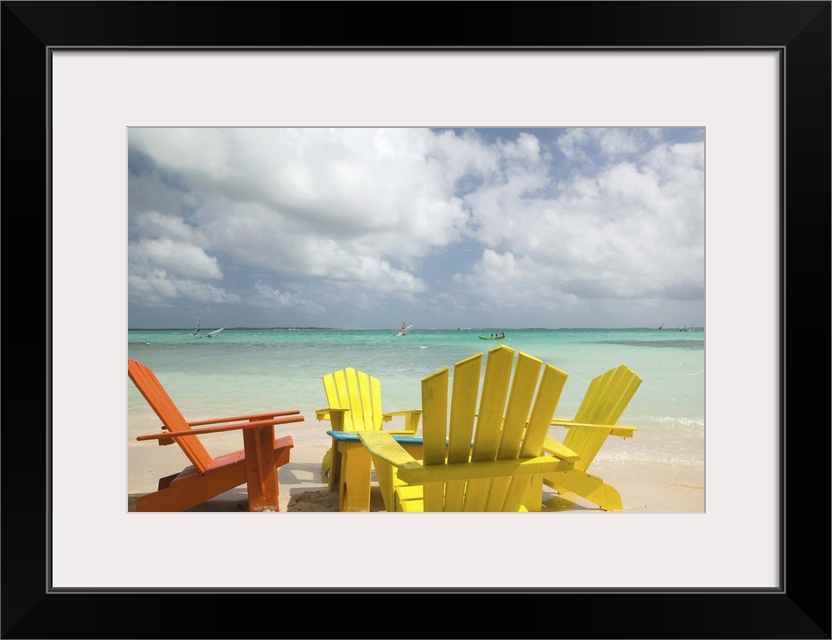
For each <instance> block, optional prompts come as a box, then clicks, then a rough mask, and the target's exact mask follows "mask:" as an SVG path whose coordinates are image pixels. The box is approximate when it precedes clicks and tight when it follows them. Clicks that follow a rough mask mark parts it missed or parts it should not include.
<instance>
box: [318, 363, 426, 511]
mask: <svg viewBox="0 0 832 640" xmlns="http://www.w3.org/2000/svg"><path fill="white" fill-rule="evenodd" d="M322 379H323V383H324V392H325V394H326V401H327V405H328V406H327V408H326V409H318V410H317V411H316V412H315V415H316V417H317V418H318V420H319V421H321V420H329V421H330V425H331V427H332V428H331V429H330V430H329V431H327V433H328V434H329V435H330V436H331V437H332V445H331V447H330V448H329V450H328V451H327V452H326V454H325V455H324V459H323V462H322V463H321V473H322V474H323V475H325V476H327V481H328V485H329V490H330V491H335V490H336V488H337V490H338V492H339V497H338V503H339V508H340V510H341V511H369V510H370V481H371V472H372V469H371V465H372V463H371V460H370V456H369V455H368V454H367V453H366V452H365V451H364V447H363V446H362V445H361V441H360V440H359V439H358V437H357V435H356V432H361V431H380V430H382V429H384V426H383V425H384V423H387V422H391V421H392V420H393V418H394V417H397V416H399V417H403V418H404V428H403V429H388V430H386V433H389V434H391V435H395V436H396V437H397V438H398V439H399V440H400V442H401V443H402V444H403V445H404V446H406V447H407V449H408V450H409V451H411V452H413V453H415V454H416V455H421V439H420V438H418V437H416V432H417V431H418V429H419V420H420V418H421V415H422V412H421V410H418V409H411V410H407V411H390V412H384V411H382V408H381V382H380V381H379V379H378V378H375V377H373V376H370V375H368V374H366V373H364V372H362V371H356V370H355V369H353V368H352V367H347V368H345V369H340V370H339V371H334V372H332V373H328V374H326V375H325V376H323V377H322Z"/></svg>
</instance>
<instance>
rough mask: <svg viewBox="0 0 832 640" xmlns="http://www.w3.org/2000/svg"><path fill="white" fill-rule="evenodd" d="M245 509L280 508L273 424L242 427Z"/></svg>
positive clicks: (267, 509)
mask: <svg viewBox="0 0 832 640" xmlns="http://www.w3.org/2000/svg"><path fill="white" fill-rule="evenodd" d="M243 443H244V445H245V455H246V458H245V466H246V485H247V487H248V510H249V511H255V512H262V511H280V504H279V489H278V484H277V459H276V456H275V452H274V426H273V425H269V426H265V427H260V428H258V429H245V430H244V431H243Z"/></svg>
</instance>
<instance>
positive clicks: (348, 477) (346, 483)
mask: <svg viewBox="0 0 832 640" xmlns="http://www.w3.org/2000/svg"><path fill="white" fill-rule="evenodd" d="M338 449H339V450H341V474H340V476H341V477H340V482H339V485H338V492H339V495H338V509H339V510H340V511H369V510H370V476H371V474H372V461H371V459H370V454H369V452H368V451H367V450H366V449H365V448H364V445H362V444H361V443H360V442H358V443H353V442H339V443H338Z"/></svg>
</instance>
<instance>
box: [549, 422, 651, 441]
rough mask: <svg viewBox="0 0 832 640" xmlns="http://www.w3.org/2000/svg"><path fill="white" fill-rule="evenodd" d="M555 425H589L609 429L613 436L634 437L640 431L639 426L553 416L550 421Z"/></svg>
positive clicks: (568, 427)
mask: <svg viewBox="0 0 832 640" xmlns="http://www.w3.org/2000/svg"><path fill="white" fill-rule="evenodd" d="M550 424H551V426H553V427H566V428H567V429H571V428H572V427H587V428H590V429H609V430H610V435H611V436H619V437H621V438H632V437H633V434H634V433H635V432H636V431H638V427H628V426H625V425H622V424H592V423H589V422H574V421H572V420H561V419H560V418H552V422H551V423H550Z"/></svg>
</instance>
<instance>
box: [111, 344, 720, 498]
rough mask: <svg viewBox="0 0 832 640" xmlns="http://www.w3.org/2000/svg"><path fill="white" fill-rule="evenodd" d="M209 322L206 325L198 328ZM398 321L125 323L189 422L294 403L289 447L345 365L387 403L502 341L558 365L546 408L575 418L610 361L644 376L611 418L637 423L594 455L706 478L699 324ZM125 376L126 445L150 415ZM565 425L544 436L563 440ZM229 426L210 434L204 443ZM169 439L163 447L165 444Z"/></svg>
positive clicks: (316, 426)
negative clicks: (196, 329)
mask: <svg viewBox="0 0 832 640" xmlns="http://www.w3.org/2000/svg"><path fill="white" fill-rule="evenodd" d="M208 330H210V329H208ZM396 331H397V330H396V329H392V330H389V331H377V330H347V331H344V330H328V329H225V330H224V331H222V332H221V333H219V334H218V335H217V336H216V337H214V338H199V337H194V336H192V335H191V331H189V330H182V329H179V330H130V331H129V332H128V355H129V357H131V358H133V359H135V360H138V361H139V362H141V363H143V364H145V365H146V366H148V367H150V368H151V369H152V370H153V371H154V372H155V373H156V375H157V376H158V378H159V379H160V381H161V382H162V384H163V385H164V386H165V388H166V390H167V391H168V393H169V394H170V395H171V397H172V398H173V400H174V402H176V404H177V406H178V407H179V408H180V410H181V411H182V413H183V414H184V415H185V417H186V418H187V419H189V420H197V419H200V418H209V417H219V416H228V415H241V414H246V413H255V412H260V411H266V410H273V409H299V410H300V411H301V413H302V414H303V415H304V416H305V418H306V421H305V422H304V423H302V424H291V425H286V426H285V427H278V429H277V431H278V434H279V435H280V434H282V433H290V434H292V436H293V438H294V440H295V443H296V447H297V446H303V444H304V443H305V442H309V443H324V444H325V443H328V440H329V438H328V436H326V433H325V432H326V430H327V429H328V428H329V425H328V423H326V422H318V421H317V420H316V419H315V409H319V408H322V407H324V406H325V405H326V401H325V396H324V390H323V385H322V383H321V376H322V375H324V374H326V373H329V372H331V371H334V370H337V369H341V368H343V367H354V368H356V369H359V370H362V371H365V372H367V373H369V374H370V375H373V376H375V377H377V378H379V379H380V380H381V383H382V398H383V406H384V409H385V410H386V411H395V410H401V409H414V408H418V407H419V405H420V380H421V379H422V378H423V377H425V376H427V375H430V374H431V373H433V372H435V371H437V370H439V369H442V368H444V367H452V366H453V364H454V363H455V362H457V361H459V360H462V359H464V358H467V357H469V356H471V355H474V354H476V353H480V352H485V351H487V350H488V349H491V348H494V347H495V346H498V345H503V344H504V345H506V346H508V347H510V348H512V349H514V350H516V351H522V352H525V353H528V354H530V355H533V356H535V357H537V358H540V359H541V360H543V361H544V362H548V363H551V364H552V365H554V366H556V367H558V368H559V369H562V370H563V371H565V372H566V373H568V374H569V378H568V380H567V383H566V387H565V388H564V391H563V395H562V396H561V400H560V403H559V405H558V409H557V411H556V415H557V416H558V417H564V418H571V417H573V416H574V414H575V411H576V410H577V408H578V406H579V404H580V401H581V399H582V398H583V395H584V393H585V392H586V388H587V386H588V385H589V382H590V380H591V379H592V378H594V377H595V376H597V375H600V374H601V373H603V372H605V371H607V370H608V369H610V368H613V367H616V366H618V365H620V364H626V365H628V366H629V367H630V368H631V369H632V370H633V371H635V372H636V373H637V374H639V375H640V376H641V377H642V379H643V382H642V384H641V386H640V387H639V389H638V391H637V392H636V394H635V396H634V397H633V400H632V401H631V402H630V404H629V406H628V407H627V409H626V411H625V412H624V415H623V416H622V418H621V419H620V420H619V424H625V425H631V426H636V427H638V431H637V432H636V434H635V437H633V438H630V439H627V440H623V439H621V438H610V439H609V440H608V441H607V443H606V444H605V445H604V447H603V449H602V450H601V452H600V453H599V455H598V458H597V460H598V461H605V460H606V461H610V462H613V461H624V460H640V461H644V462H655V463H672V464H674V465H677V466H679V467H680V470H682V468H688V469H689V470H690V471H691V473H689V474H686V477H690V478H692V481H694V482H696V481H698V480H697V479H698V478H700V477H703V476H704V450H705V446H704V444H705V443H704V439H705V423H704V415H705V345H704V337H705V335H704V332H703V331H702V330H701V329H698V330H696V329H694V330H693V331H676V330H664V331H658V330H656V329H637V330H632V329H608V330H588V329H580V330H565V329H559V330H546V329H525V330H512V331H506V332H505V333H506V335H507V337H508V340H501V341H486V340H480V339H479V338H478V336H480V335H484V336H488V335H490V334H491V333H494V332H495V331H502V329H494V328H492V329H478V330H475V329H459V330H457V331H447V330H418V329H412V330H411V332H410V333H409V334H408V335H406V336H400V337H397V336H396V335H395V334H396ZM127 385H128V393H127V400H128V434H127V437H128V445H129V447H130V450H134V447H136V446H139V447H148V446H151V445H150V444H149V443H146V442H136V440H135V436H137V435H139V434H141V433H152V432H155V431H157V430H158V428H159V421H158V419H157V418H156V417H155V415H153V413H152V411H151V410H150V409H149V407H148V405H147V403H146V402H145V401H144V398H142V397H141V395H140V394H139V392H138V391H137V390H136V388H135V387H134V386H133V384H132V383H131V382H130V381H129V379H128V381H127ZM564 433H565V432H564V430H562V429H560V428H558V427H553V428H552V430H551V435H553V436H554V437H556V438H558V439H562V437H563V435H564ZM231 441H233V443H234V444H233V445H232V446H235V447H236V448H239V447H238V445H239V436H238V434H229V435H223V436H213V437H212V439H211V443H212V444H211V445H208V448H209V451H211V449H212V448H214V446H216V448H217V449H218V450H220V449H221V448H222V447H224V446H228V445H227V442H231ZM168 448H173V447H168Z"/></svg>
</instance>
